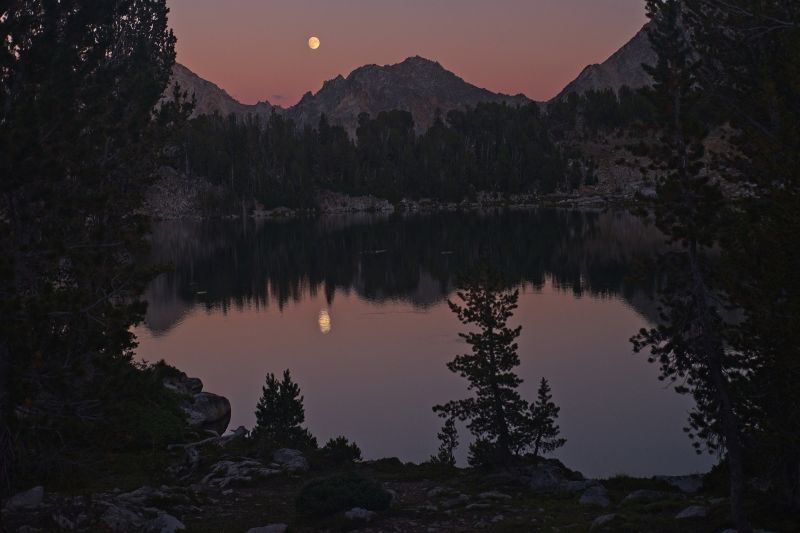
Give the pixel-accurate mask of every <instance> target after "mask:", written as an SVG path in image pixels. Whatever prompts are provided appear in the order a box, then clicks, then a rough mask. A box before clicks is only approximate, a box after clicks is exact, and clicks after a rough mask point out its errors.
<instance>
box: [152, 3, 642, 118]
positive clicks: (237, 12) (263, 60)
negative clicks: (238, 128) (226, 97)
mask: <svg viewBox="0 0 800 533" xmlns="http://www.w3.org/2000/svg"><path fill="white" fill-rule="evenodd" d="M167 3H168V5H169V6H170V8H171V14H170V21H171V24H172V27H173V29H174V31H175V34H176V36H177V37H178V61H179V62H181V63H183V64H184V65H186V66H187V67H189V68H190V69H191V70H193V71H194V72H196V73H197V74H198V75H200V76H202V77H203V78H206V79H208V80H210V81H213V82H214V83H216V84H217V85H219V86H221V87H222V88H224V89H225V90H227V91H228V92H229V93H230V94H231V95H232V96H234V97H235V98H237V99H239V100H241V101H242V102H245V103H254V102H256V101H258V100H269V101H270V102H271V103H273V104H278V105H282V106H288V105H292V104H294V103H296V102H297V100H299V98H300V97H301V96H302V95H303V93H305V92H306V91H312V92H316V91H318V90H319V89H320V87H321V86H322V82H323V81H325V80H328V79H331V78H334V77H336V76H337V75H338V74H342V75H345V76H346V75H347V74H348V73H350V71H352V70H353V69H355V68H357V67H359V66H361V65H365V64H369V63H376V64H380V65H383V64H390V63H397V62H399V61H402V60H403V59H405V58H406V57H409V56H413V55H421V56H423V57H427V58H428V59H433V60H435V61H439V62H440V63H441V64H442V65H443V66H444V67H445V68H447V69H448V70H451V71H453V72H455V73H456V74H458V75H459V76H461V77H462V78H464V79H465V80H467V81H469V82H470V83H474V84H475V85H478V86H481V87H486V88H487V89H490V90H492V91H497V92H503V93H509V94H516V93H520V92H521V93H524V94H526V95H527V96H529V97H531V98H533V99H536V100H547V99H549V98H551V97H552V96H554V95H555V94H557V93H558V92H559V91H560V90H561V89H562V88H563V87H564V86H565V85H566V84H567V83H568V82H570V81H571V80H572V79H574V78H575V77H576V76H577V75H578V73H580V71H581V70H582V69H583V68H584V67H585V66H586V65H588V64H591V63H598V62H601V61H603V60H605V59H606V58H607V57H608V56H609V55H611V54H612V53H614V52H615V51H616V50H617V49H619V47H620V46H622V45H623V44H624V43H625V42H627V41H628V40H629V39H630V38H631V37H633V35H634V34H635V33H636V32H637V31H638V30H639V29H640V28H641V26H642V25H643V24H644V22H645V16H644V0H397V1H388V0H225V1H222V0H168V2H167ZM312 35H316V36H318V37H319V38H320V39H321V41H322V46H321V47H320V48H319V49H318V50H316V51H312V50H310V49H309V48H308V46H307V44H306V42H307V40H308V38H309V37H310V36H312Z"/></svg>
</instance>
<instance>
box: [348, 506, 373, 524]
mask: <svg viewBox="0 0 800 533" xmlns="http://www.w3.org/2000/svg"><path fill="white" fill-rule="evenodd" d="M376 516H377V513H376V512H375V511H369V510H367V509H362V508H361V507H353V508H352V509H350V510H349V511H345V513H344V517H345V518H347V519H348V520H362V521H364V522H369V521H371V520H372V519H373V518H375V517H376Z"/></svg>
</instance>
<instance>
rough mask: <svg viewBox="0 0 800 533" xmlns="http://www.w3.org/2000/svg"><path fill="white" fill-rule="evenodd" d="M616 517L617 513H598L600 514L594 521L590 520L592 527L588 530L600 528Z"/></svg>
mask: <svg viewBox="0 0 800 533" xmlns="http://www.w3.org/2000/svg"><path fill="white" fill-rule="evenodd" d="M616 517H617V515H615V514H604V515H600V516H598V517H597V518H595V519H594V521H593V522H592V527H591V528H590V530H591V531H594V530H596V529H600V528H601V527H605V526H607V525H608V524H610V523H611V522H613V521H614V519H615V518H616Z"/></svg>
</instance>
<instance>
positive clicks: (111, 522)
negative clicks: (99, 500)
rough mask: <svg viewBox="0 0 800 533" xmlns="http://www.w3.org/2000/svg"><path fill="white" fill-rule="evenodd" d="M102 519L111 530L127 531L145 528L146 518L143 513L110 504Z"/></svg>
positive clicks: (124, 532)
mask: <svg viewBox="0 0 800 533" xmlns="http://www.w3.org/2000/svg"><path fill="white" fill-rule="evenodd" d="M100 521H101V522H103V524H104V525H105V526H106V527H108V529H110V530H111V531H118V532H121V533H126V532H128V531H141V530H143V529H144V525H145V519H144V517H143V516H142V515H140V514H138V513H135V512H133V511H130V510H128V509H126V508H124V507H122V506H118V505H113V504H109V505H108V507H107V508H106V510H105V512H104V513H103V515H102V516H101V517H100Z"/></svg>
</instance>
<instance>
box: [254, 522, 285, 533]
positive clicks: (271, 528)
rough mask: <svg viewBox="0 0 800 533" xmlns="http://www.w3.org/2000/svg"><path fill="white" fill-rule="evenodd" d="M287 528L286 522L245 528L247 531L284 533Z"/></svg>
mask: <svg viewBox="0 0 800 533" xmlns="http://www.w3.org/2000/svg"><path fill="white" fill-rule="evenodd" d="M287 529H289V526H287V525H286V524H269V525H268V526H261V527H254V528H251V529H248V530H247V533H285V531H286V530H287Z"/></svg>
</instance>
